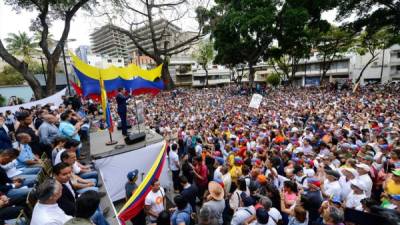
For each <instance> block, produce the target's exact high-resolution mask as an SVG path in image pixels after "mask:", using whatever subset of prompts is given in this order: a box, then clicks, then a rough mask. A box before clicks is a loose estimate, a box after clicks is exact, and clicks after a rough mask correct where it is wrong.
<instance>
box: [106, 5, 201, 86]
mask: <svg viewBox="0 0 400 225" xmlns="http://www.w3.org/2000/svg"><path fill="white" fill-rule="evenodd" d="M113 3H114V8H115V10H114V11H115V12H114V13H113V14H114V15H116V16H117V17H119V18H120V19H121V20H122V21H123V22H124V23H125V24H126V25H128V27H129V28H128V29H123V28H121V27H119V26H111V29H113V30H115V31H118V32H120V33H122V34H125V35H126V36H127V37H128V38H129V39H130V41H132V43H133V44H134V45H135V46H136V48H137V49H138V50H139V52H140V53H141V54H144V55H146V56H149V57H150V58H152V59H153V60H154V62H155V63H156V64H157V66H158V65H161V64H163V69H162V79H163V80H164V83H165V84H166V88H167V89H172V88H173V87H174V82H173V80H172V78H171V75H170V73H169V70H168V64H169V58H170V57H171V56H172V55H176V54H179V53H181V52H184V51H187V50H189V49H190V47H191V45H193V44H194V43H196V42H197V41H198V40H199V39H200V38H201V37H202V36H203V29H202V28H203V27H202V25H203V24H202V23H201V20H200V19H201V18H198V20H199V30H198V32H196V33H192V34H191V35H184V34H180V33H179V32H178V33H177V32H176V31H174V30H176V29H177V26H176V25H174V23H175V22H178V21H180V20H182V19H183V18H184V17H185V16H186V14H187V13H188V11H189V9H188V8H189V4H188V2H187V0H139V1H129V0H114V1H113ZM116 16H114V17H116ZM143 29H148V30H149V31H148V32H141V31H143ZM156 30H158V31H160V32H156ZM145 40H150V46H149V45H148V44H149V43H148V42H147V43H145V42H144V41H145ZM170 40H172V41H170Z"/></svg>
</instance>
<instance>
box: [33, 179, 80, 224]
mask: <svg viewBox="0 0 400 225" xmlns="http://www.w3.org/2000/svg"><path fill="white" fill-rule="evenodd" d="M61 195H62V186H61V184H60V183H59V182H58V181H56V180H54V179H47V180H45V181H44V182H43V183H42V184H41V185H40V186H39V187H38V189H37V196H38V200H39V201H38V202H37V203H36V205H35V207H34V208H33V212H32V219H31V225H63V224H64V223H66V222H67V221H68V220H70V219H71V218H72V217H71V216H68V215H66V214H65V213H64V211H63V210H62V209H61V208H60V207H58V204H57V200H58V199H59V198H60V197H61Z"/></svg>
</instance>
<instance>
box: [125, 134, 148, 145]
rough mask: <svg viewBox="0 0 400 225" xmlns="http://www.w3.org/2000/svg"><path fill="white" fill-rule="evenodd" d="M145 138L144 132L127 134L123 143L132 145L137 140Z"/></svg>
mask: <svg viewBox="0 0 400 225" xmlns="http://www.w3.org/2000/svg"><path fill="white" fill-rule="evenodd" d="M145 138H146V133H137V134H129V135H128V136H127V137H126V138H125V143H126V144H127V145H133V144H136V143H138V142H141V141H144V139H145Z"/></svg>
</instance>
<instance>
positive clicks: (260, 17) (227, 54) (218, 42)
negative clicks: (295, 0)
mask: <svg viewBox="0 0 400 225" xmlns="http://www.w3.org/2000/svg"><path fill="white" fill-rule="evenodd" d="M277 4H278V2H277V1H275V0H241V1H235V0H225V1H219V2H217V6H216V7H217V9H218V10H216V11H217V14H218V16H217V17H215V18H214V20H213V22H212V23H211V24H214V25H213V26H212V33H213V34H212V36H213V38H214V39H215V44H214V47H215V49H216V50H217V52H218V53H217V56H216V57H215V61H216V62H217V63H221V64H228V65H229V64H238V63H241V62H245V63H247V65H248V67H249V82H250V86H251V87H252V85H253V82H254V74H255V69H254V68H253V66H254V65H255V64H256V63H257V62H258V61H259V60H260V59H261V57H262V56H263V55H264V54H265V53H266V52H267V50H268V48H269V46H270V45H271V42H272V40H273V39H274V28H275V25H276V14H277ZM221 9H222V10H221Z"/></svg>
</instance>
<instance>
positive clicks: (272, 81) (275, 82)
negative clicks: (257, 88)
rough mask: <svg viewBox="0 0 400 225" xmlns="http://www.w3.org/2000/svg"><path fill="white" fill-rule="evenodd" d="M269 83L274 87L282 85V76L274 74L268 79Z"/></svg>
mask: <svg viewBox="0 0 400 225" xmlns="http://www.w3.org/2000/svg"><path fill="white" fill-rule="evenodd" d="M267 83H268V84H270V85H272V86H273V87H276V86H278V85H279V84H280V83H281V76H280V75H279V73H272V74H270V75H268V77H267Z"/></svg>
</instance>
